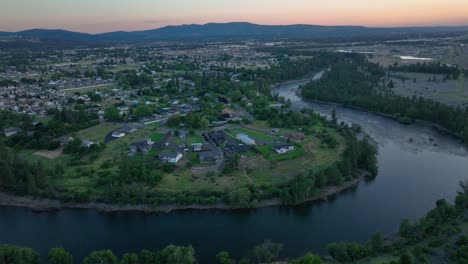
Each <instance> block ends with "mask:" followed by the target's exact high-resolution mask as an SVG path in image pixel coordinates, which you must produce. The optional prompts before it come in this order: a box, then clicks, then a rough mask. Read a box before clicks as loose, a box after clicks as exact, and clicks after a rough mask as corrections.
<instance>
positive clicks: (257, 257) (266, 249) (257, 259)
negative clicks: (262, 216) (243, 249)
mask: <svg viewBox="0 0 468 264" xmlns="http://www.w3.org/2000/svg"><path fill="white" fill-rule="evenodd" d="M282 250H283V245H282V244H278V243H273V242H271V241H269V240H266V241H264V242H263V243H261V244H260V245H257V246H255V247H254V248H253V249H252V250H251V251H250V254H249V256H250V260H251V261H252V262H254V263H268V262H273V261H274V260H277V259H278V257H279V254H280V252H281V251H282Z"/></svg>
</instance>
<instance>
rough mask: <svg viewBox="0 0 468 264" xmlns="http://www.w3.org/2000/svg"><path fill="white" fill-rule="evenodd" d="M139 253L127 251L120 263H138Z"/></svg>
mask: <svg viewBox="0 0 468 264" xmlns="http://www.w3.org/2000/svg"><path fill="white" fill-rule="evenodd" d="M138 263H139V262H138V255H137V254H135V253H125V254H124V255H123V257H122V260H121V261H120V264H138Z"/></svg>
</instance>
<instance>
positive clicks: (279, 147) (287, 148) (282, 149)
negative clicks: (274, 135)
mask: <svg viewBox="0 0 468 264" xmlns="http://www.w3.org/2000/svg"><path fill="white" fill-rule="evenodd" d="M294 149H295V148H294V145H291V144H286V143H276V144H274V145H273V150H274V151H276V153H278V154H285V153H288V152H291V151H294Z"/></svg>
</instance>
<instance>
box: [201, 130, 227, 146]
mask: <svg viewBox="0 0 468 264" xmlns="http://www.w3.org/2000/svg"><path fill="white" fill-rule="evenodd" d="M202 136H203V137H204V138H205V140H206V141H208V142H210V141H211V142H213V143H215V144H216V145H217V146H219V145H222V144H224V143H225V142H226V135H225V134H224V131H211V132H208V133H204V134H202Z"/></svg>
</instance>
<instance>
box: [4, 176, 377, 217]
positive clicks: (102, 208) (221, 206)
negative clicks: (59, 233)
mask: <svg viewBox="0 0 468 264" xmlns="http://www.w3.org/2000/svg"><path fill="white" fill-rule="evenodd" d="M359 174H360V175H359V177H357V178H354V179H353V180H351V181H348V182H345V183H343V184H342V185H340V186H330V187H326V188H324V189H322V190H320V191H318V192H317V194H316V195H314V196H312V197H310V198H307V199H306V200H304V201H302V202H300V203H297V204H295V205H300V204H305V203H309V202H314V201H319V200H327V199H328V198H330V197H332V196H334V195H337V194H339V193H342V192H344V191H347V190H350V189H352V188H355V187H357V186H359V184H360V183H361V182H363V181H364V180H366V179H368V178H370V177H371V174H370V173H369V172H366V171H360V172H359ZM282 205H284V204H283V203H282V201H281V199H279V198H274V199H267V200H263V201H259V202H258V203H257V204H255V205H253V206H252V207H235V206H231V205H228V204H226V203H224V202H218V203H216V204H214V205H201V204H192V205H177V204H167V205H145V204H140V205H114V204H106V203H94V202H92V203H74V202H61V201H59V200H54V199H48V198H43V199H42V198H36V197H32V196H19V195H13V194H9V193H6V192H0V206H3V207H20V208H27V209H31V210H32V211H34V212H38V213H42V212H56V211H60V210H65V209H84V210H87V209H89V210H97V211H99V212H106V213H112V212H144V213H170V212H173V211H179V210H242V209H259V208H264V207H271V206H282Z"/></svg>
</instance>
